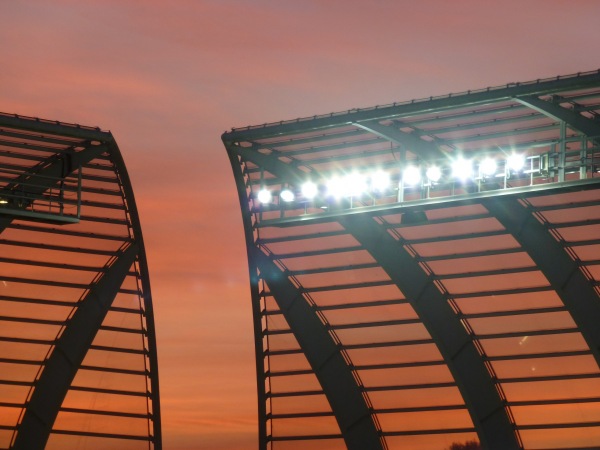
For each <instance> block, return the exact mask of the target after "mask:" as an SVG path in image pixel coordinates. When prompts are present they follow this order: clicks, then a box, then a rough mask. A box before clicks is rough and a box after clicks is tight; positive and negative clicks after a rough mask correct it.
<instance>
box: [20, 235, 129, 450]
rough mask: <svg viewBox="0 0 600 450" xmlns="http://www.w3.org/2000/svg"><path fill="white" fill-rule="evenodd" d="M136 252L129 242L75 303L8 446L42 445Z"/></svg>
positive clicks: (23, 449)
mask: <svg viewBox="0 0 600 450" xmlns="http://www.w3.org/2000/svg"><path fill="white" fill-rule="evenodd" d="M137 255H138V245H137V244H131V245H130V246H129V247H128V248H127V249H125V250H124V251H123V252H122V253H121V254H120V255H118V257H117V258H116V259H115V260H114V261H113V262H112V264H111V265H110V266H109V267H108V268H107V271H106V273H105V274H104V275H103V276H102V278H100V279H99V280H98V281H97V282H96V283H95V284H94V285H93V286H92V287H91V288H90V290H89V292H88V294H87V295H86V296H85V297H84V299H83V300H82V301H81V302H79V303H78V304H77V309H76V310H75V312H74V313H73V316H72V317H71V318H70V319H69V321H68V322H67V325H66V326H65V328H64V330H63V333H62V334H61V336H60V337H59V338H58V340H57V341H56V344H55V346H54V348H53V350H52V352H51V354H50V356H49V357H48V359H47V360H46V364H45V365H44V368H43V370H42V372H41V374H40V376H39V379H38V380H37V382H36V383H35V385H34V389H33V392H32V394H31V398H30V400H29V401H28V402H27V404H26V407H25V413H24V414H23V419H22V421H21V423H20V424H19V426H18V430H17V434H16V437H15V440H14V444H13V446H12V447H11V448H13V449H14V450H42V449H43V448H44V447H45V446H46V443H47V441H48V438H49V436H50V433H51V430H52V427H53V425H54V421H55V420H56V417H57V415H58V412H59V410H60V407H61V405H62V402H63V400H64V398H65V396H66V395H67V392H68V390H69V387H70V386H71V383H72V381H73V379H74V378H75V375H76V374H77V371H78V369H79V367H80V366H81V363H82V361H83V359H84V358H85V355H86V353H87V351H88V349H89V348H90V346H91V345H92V342H93V340H94V337H95V336H96V333H97V332H98V330H99V328H100V326H101V325H102V321H103V320H104V318H105V316H106V314H107V313H108V310H109V308H110V306H111V304H112V302H113V300H114V298H115V296H116V295H117V293H118V291H119V288H120V287H121V285H122V283H123V280H124V279H125V277H126V276H127V273H128V272H129V270H130V268H131V265H132V264H133V263H134V261H135V259H136V257H137Z"/></svg>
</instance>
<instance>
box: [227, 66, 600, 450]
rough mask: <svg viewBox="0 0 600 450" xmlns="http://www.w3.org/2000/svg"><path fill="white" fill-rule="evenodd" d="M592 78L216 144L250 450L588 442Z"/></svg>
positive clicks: (597, 130)
mask: <svg viewBox="0 0 600 450" xmlns="http://www.w3.org/2000/svg"><path fill="white" fill-rule="evenodd" d="M599 117H600V71H594V72H586V73H579V74H574V75H568V76H559V77H554V78H549V79H540V80H535V81H531V82H524V83H511V84H509V85H505V86H500V87H494V88H486V89H480V90H474V91H468V92H462V93H458V94H450V95H446V96H440V97H430V98H426V99H419V100H413V101H408V102H403V103H394V104H391V105H384V106H378V107H373V108H366V109H355V110H351V111H346V112H340V113H332V114H327V115H321V116H314V117H310V118H302V119H297V120H290V121H281V122H278V123H271V124H265V125H259V126H250V127H245V128H235V129H232V130H231V131H229V132H226V133H224V134H223V136H222V139H223V143H224V145H225V147H226V150H227V153H228V155H229V158H230V160H231V164H232V168H233V173H234V178H235V182H236V185H237V188H238V193H239V199H240V205H241V210H242V217H243V224H244V230H245V236H246V245H247V254H248V262H249V271H250V288H251V300H252V306H253V314H254V332H255V349H256V368H257V376H258V384H257V387H258V411H259V441H260V445H259V447H260V448H261V449H282V450H292V449H304V448H331V449H338V448H339V449H341V448H348V449H365V448H369V449H378V448H379V449H388V448H389V449H402V448H411V449H422V450H434V449H439V450H441V449H445V448H448V447H450V445H451V444H452V443H461V442H462V443H464V442H468V441H478V442H479V443H480V445H481V447H482V448H485V449H493V450H507V449H562V448H569V449H573V448H580V449H584V448H592V447H594V446H597V445H598V444H599V443H600V370H599V362H600V327H598V326H597V324H598V323H599V321H600V298H599V287H598V280H599V279H600V278H599V277H600V259H598V254H599V252H598V251H599V250H600V164H599V163H600V120H599Z"/></svg>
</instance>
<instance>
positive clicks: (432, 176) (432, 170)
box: [425, 166, 442, 183]
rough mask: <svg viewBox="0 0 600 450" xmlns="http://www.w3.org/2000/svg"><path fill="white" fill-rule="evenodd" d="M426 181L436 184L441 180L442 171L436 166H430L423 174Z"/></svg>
mask: <svg viewBox="0 0 600 450" xmlns="http://www.w3.org/2000/svg"><path fill="white" fill-rule="evenodd" d="M425 175H426V176H427V179H428V180H429V181H431V182H432V183H437V182H438V181H440V178H442V169H440V168H439V167H438V166H430V167H428V168H427V172H425Z"/></svg>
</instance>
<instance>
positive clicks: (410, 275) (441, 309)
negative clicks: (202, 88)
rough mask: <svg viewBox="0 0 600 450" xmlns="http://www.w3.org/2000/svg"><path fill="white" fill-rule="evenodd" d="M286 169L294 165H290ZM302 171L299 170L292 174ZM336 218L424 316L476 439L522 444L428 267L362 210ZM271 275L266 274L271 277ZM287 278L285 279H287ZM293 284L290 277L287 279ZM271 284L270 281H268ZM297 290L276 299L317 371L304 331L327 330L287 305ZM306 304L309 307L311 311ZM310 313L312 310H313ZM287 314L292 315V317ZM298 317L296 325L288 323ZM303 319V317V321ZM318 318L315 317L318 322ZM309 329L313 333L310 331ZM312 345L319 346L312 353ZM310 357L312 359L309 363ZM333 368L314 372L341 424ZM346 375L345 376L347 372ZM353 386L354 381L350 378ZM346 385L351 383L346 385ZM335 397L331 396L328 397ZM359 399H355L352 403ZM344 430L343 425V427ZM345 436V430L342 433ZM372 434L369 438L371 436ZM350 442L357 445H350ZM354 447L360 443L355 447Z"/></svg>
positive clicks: (339, 372) (268, 161)
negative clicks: (466, 412)
mask: <svg viewBox="0 0 600 450" xmlns="http://www.w3.org/2000/svg"><path fill="white" fill-rule="evenodd" d="M253 156H254V155H253V154H252V153H250V152H244V157H245V158H246V159H248V160H250V161H254V158H253ZM260 163H261V166H262V167H265V168H266V169H267V170H269V171H270V172H271V173H273V174H276V175H279V170H280V168H281V166H282V164H283V163H281V162H280V161H279V160H276V159H273V158H269V157H268V156H264V155H261V156H260ZM288 170H294V169H292V168H289V169H288ZM296 176H297V177H300V176H301V175H300V174H297V175H296ZM339 222H340V223H341V224H342V225H343V226H344V227H345V228H346V230H347V231H348V232H349V233H350V234H351V235H352V236H353V237H354V238H355V239H356V240H357V241H358V242H359V243H360V244H361V245H362V246H363V247H364V248H365V249H366V250H367V251H368V252H369V253H371V255H372V256H373V257H374V258H375V260H376V261H377V263H378V264H379V265H380V266H381V267H382V268H383V269H384V270H385V271H386V272H387V273H388V275H389V276H390V278H391V279H392V280H393V282H394V283H395V284H396V285H397V286H398V287H399V289H400V290H401V291H402V292H404V293H405V295H406V297H407V298H408V299H409V301H410V303H411V305H412V306H413V308H414V310H415V312H416V313H417V315H418V316H419V318H420V319H421V320H422V322H423V324H424V325H425V327H426V328H427V330H428V331H429V333H430V334H431V336H432V337H433V339H434V341H435V343H436V346H437V347H438V348H439V350H440V353H441V354H442V356H443V358H444V360H445V361H446V363H447V365H448V367H449V369H450V371H451V373H452V375H453V377H454V378H455V381H456V383H457V385H458V386H459V389H460V391H461V393H462V395H463V398H464V399H465V402H466V404H467V406H468V409H469V413H470V415H471V417H472V420H473V423H474V425H475V428H476V430H477V432H478V434H479V437H480V440H481V442H482V444H483V445H484V448H489V449H491V450H519V449H520V448H521V445H520V443H519V439H518V437H517V435H516V433H515V428H514V426H513V425H512V422H511V420H510V417H509V414H508V411H507V409H506V405H505V402H504V400H503V399H502V398H501V396H500V394H499V392H498V390H497V388H496V386H495V383H494V381H493V379H492V376H491V374H490V372H489V370H488V369H487V368H486V366H485V363H484V361H483V358H482V356H481V354H480V353H479V352H478V350H477V348H476V347H475V345H474V343H473V340H472V338H471V337H470V336H469V334H468V333H467V332H466V330H465V328H464V326H463V325H462V323H461V321H460V319H459V318H457V316H456V314H455V313H454V311H453V310H452V308H451V307H450V305H448V302H447V301H446V298H445V297H444V296H443V295H442V293H441V292H440V291H439V290H438V289H437V288H436V287H435V285H434V284H433V283H432V282H431V280H430V279H428V277H427V275H426V273H425V272H424V271H423V269H422V268H421V267H420V266H419V264H418V263H416V262H415V260H414V258H413V257H412V256H411V255H410V254H409V253H408V252H407V251H406V250H405V249H404V248H403V247H402V246H400V245H399V244H398V242H397V241H395V240H394V239H393V238H392V237H391V236H390V235H389V234H388V233H387V232H386V230H385V228H384V227H382V226H380V225H377V224H376V223H375V221H374V220H373V218H372V217H370V216H365V215H362V214H361V215H354V216H347V217H344V218H342V219H339ZM259 254H260V255H262V252H260V251H258V250H252V256H251V259H252V260H261V261H262V262H261V263H260V264H258V266H259V267H260V266H261V265H262V266H263V267H265V268H266V266H265V264H266V262H265V261H264V257H260V258H259V257H258V256H257V255H259ZM275 267H276V266H274V265H273V266H272V267H268V270H266V271H265V272H266V273H267V274H268V273H276V271H275ZM269 278H270V282H271V283H283V281H280V280H282V279H283V278H285V277H284V276H283V274H281V273H277V276H276V277H269ZM269 278H268V279H267V280H268V281H269ZM286 281H287V279H286ZM287 283H289V284H290V285H291V283H290V282H289V281H287ZM268 284H269V283H268ZM298 295H300V293H299V291H298V290H297V289H295V288H293V286H289V287H287V288H286V289H283V288H280V289H279V290H278V292H277V294H276V299H277V302H278V304H280V307H281V309H282V311H283V310H284V308H285V310H286V311H284V315H285V317H286V319H287V320H288V323H289V324H290V328H292V331H293V332H294V334H295V335H296V336H297V338H298V341H299V342H300V344H301V347H302V349H303V350H304V351H305V352H306V354H307V358H308V359H309V361H311V365H312V366H313V367H314V368H315V372H317V373H318V372H319V370H320V363H319V359H320V358H321V357H320V356H319V352H318V351H317V350H318V346H317V347H312V346H310V347H309V348H308V349H307V348H305V346H304V345H303V343H304V341H305V337H308V336H310V337H311V340H308V341H306V342H307V343H312V340H314V339H315V335H316V334H317V333H316V332H314V330H315V329H320V332H319V333H318V334H319V335H320V336H321V337H322V339H324V342H323V344H327V342H328V339H330V338H329V335H328V333H327V330H326V329H325V326H324V324H322V323H321V322H320V321H318V319H317V318H316V316H315V319H316V320H317V321H316V322H314V321H313V320H312V319H310V314H309V313H308V312H304V310H305V309H306V307H308V305H304V306H305V308H302V309H300V308H297V309H298V311H302V312H299V313H295V314H300V317H294V313H290V312H289V311H288V309H289V307H290V306H289V305H286V302H291V300H290V299H288V298H287V297H292V299H295V298H296V297H298ZM309 310H310V308H309V309H308V310H307V311H309ZM313 314H314V313H313ZM290 320H291V321H292V322H291V323H290ZM309 320H310V322H311V324H310V329H311V331H310V332H309V333H308V336H305V333H304V331H305V330H304V327H305V326H306V322H308V321H309ZM294 322H296V323H297V325H292V323H294ZM303 322H305V323H303ZM317 322H318V323H317ZM311 333H313V334H311ZM313 351H317V353H315V354H314V355H311V353H312V352H313ZM313 361H314V362H315V365H313ZM331 368H332V369H333V370H335V372H324V374H323V375H324V376H318V375H317V376H318V377H319V381H320V382H321V385H322V387H323V390H324V391H325V393H326V395H327V397H328V399H330V401H331V406H332V409H333V411H334V414H335V416H336V418H338V422H339V423H340V427H341V428H342V425H343V424H346V423H348V421H347V420H343V419H342V417H343V415H344V414H346V411H345V408H347V407H348V405H347V403H346V402H344V399H340V400H341V401H336V400H335V399H336V398H337V397H338V393H337V391H336V384H335V383H331V381H330V380H329V378H330V377H331V378H332V379H333V380H335V379H336V378H338V377H344V376H346V375H347V373H349V372H350V370H349V368H348V366H347V364H345V363H343V361H340V363H338V364H332V365H331ZM346 378H348V377H347V376H346ZM352 381H353V383H354V385H355V386H356V381H355V380H352ZM346 388H347V389H349V387H346ZM332 399H333V401H332ZM357 405H360V402H356V403H355V406H354V407H357ZM362 409H363V408H362V406H359V410H358V411H357V412H356V416H357V417H359V418H362V417H363V416H364V412H363V411H362ZM342 433H343V434H344V429H343V428H342ZM369 434H372V430H368V431H367V430H365V436H363V437H361V438H360V439H358V440H357V442H361V443H364V442H368V440H369V438H368V437H367V436H368V435H369ZM344 436H345V434H344ZM371 439H372V438H371ZM348 445H349V448H355V447H354V446H350V443H349V441H348ZM357 448H358V447H357Z"/></svg>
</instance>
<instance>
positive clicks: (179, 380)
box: [0, 0, 600, 450]
mask: <svg viewBox="0 0 600 450" xmlns="http://www.w3.org/2000/svg"><path fill="white" fill-rule="evenodd" d="M599 17H600V2H598V1H597V0H575V1H567V0H528V1H522V0H506V1H504V2H491V1H486V0H455V1H443V0H437V1H435V0H421V1H419V2H416V1H408V0H395V1H394V0H374V1H366V0H363V1H357V0H302V1H301V0H296V1H286V0H271V1H267V0H246V1H243V0H236V1H234V0H212V1H208V0H187V1H184V0H173V1H164V0H144V1H142V0H138V1H136V0H86V1H81V0H79V1H75V0H73V1H68V0H64V1H63V0H27V1H11V0H1V1H0V56H1V60H2V65H1V68H0V111H2V112H6V113H17V114H22V115H26V116H36V117H42V118H47V119H53V120H60V121H64V122H72V123H80V124H83V125H92V126H99V127H100V128H102V129H104V130H110V131H111V132H112V133H113V135H114V136H115V138H116V141H117V143H118V144H119V147H120V149H121V152H122V154H123V157H124V159H125V163H126V164H127V167H128V171H129V175H130V178H131V180H132V183H133V188H134V192H135V195H136V201H137V204H138V209H139V213H140V218H141V221H142V228H143V232H144V239H145V245H146V252H147V255H148V262H149V269H150V279H151V284H152V291H153V299H154V308H155V320H156V327H157V340H158V356H159V364H160V368H159V370H160V383H161V404H162V414H163V436H164V442H163V444H164V448H165V449H168V450H191V449H202V448H206V449H208V448H210V449H217V450H241V449H250V448H256V443H257V417H256V377H255V367H254V353H253V352H254V347H253V337H252V316H251V307H250V296H249V282H248V271H247V263H246V254H245V247H244V242H243V229H242V222H241V213H240V210H239V204H238V200H237V194H236V189H235V184H234V180H233V175H232V171H231V168H230V166H229V161H228V159H227V155H226V152H225V149H224V147H223V144H222V143H221V140H220V137H221V134H222V133H223V132H224V131H227V130H229V129H231V128H232V127H239V126H245V125H254V124H261V123H264V122H272V121H279V120H284V119H293V118H296V117H303V116H312V115H315V114H322V113H329V112H334V111H342V110H346V109H351V108H359V107H369V106H374V105H377V104H387V103H392V102H394V101H402V100H410V99H413V98H422V97H429V96H431V95H441V94H447V93H450V92H460V91H465V90H468V89H477V88H483V87H486V86H496V85H501V84H506V83H509V82H517V81H528V80H534V79H537V78H544V77H551V76H555V75H564V74H571V73H576V72H583V71H588V70H594V69H599V68H600V57H599V56H598V55H599V51H598V48H599V47H600V33H598V32H597V23H598V18H599Z"/></svg>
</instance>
